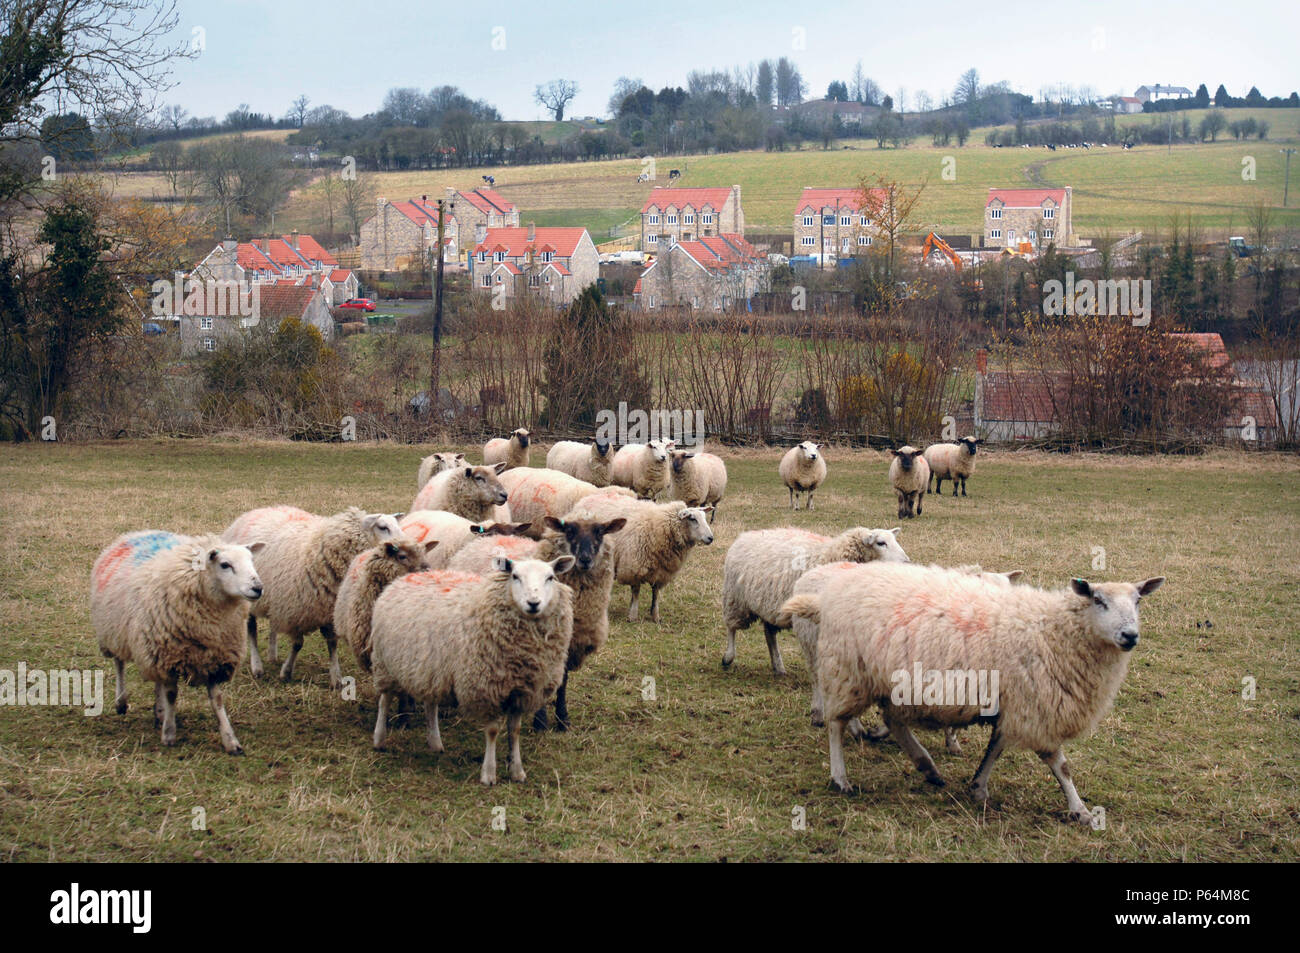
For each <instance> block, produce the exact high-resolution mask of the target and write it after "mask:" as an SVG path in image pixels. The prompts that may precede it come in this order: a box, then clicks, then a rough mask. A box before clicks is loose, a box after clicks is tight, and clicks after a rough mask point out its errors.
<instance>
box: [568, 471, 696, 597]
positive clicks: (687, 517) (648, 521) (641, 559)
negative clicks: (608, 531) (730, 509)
mask: <svg viewBox="0 0 1300 953" xmlns="http://www.w3.org/2000/svg"><path fill="white" fill-rule="evenodd" d="M620 517H621V518H624V519H626V520H627V523H626V525H625V526H624V528H623V530H622V532H620V533H619V534H618V535H617V536H615V537H614V539H613V540H611V541H610V554H611V556H612V558H613V563H614V580H615V582H617V583H619V584H620V585H625V586H628V587H630V589H631V591H632V600H631V603H630V605H629V606H628V609H627V620H628V621H629V622H635V621H637V615H638V609H639V603H640V598H641V587H642V586H643V585H648V586H650V618H651V619H652V620H654V621H655V622H656V623H657V622H658V621H659V592H660V590H662V589H663V588H664V587H665V586H667V585H668V584H669V583H670V582H672V581H673V579H674V578H675V577H676V575H677V572H678V571H679V570H680V569H681V568H682V566H683V564H684V563H685V562H686V557H687V556H689V555H690V553H691V550H692V549H693V548H694V547H695V546H696V545H697V544H703V545H705V546H708V545H709V544H711V543H712V542H713V529H712V528H711V527H710V526H709V510H708V509H706V508H701V507H692V506H687V505H686V504H685V503H682V502H681V501H680V500H674V501H672V502H669V503H650V502H647V501H643V500H632V499H628V498H627V497H623V496H618V495H616V494H613V493H607V494H596V495H593V496H588V497H585V498H584V499H583V500H582V501H581V502H580V503H578V505H577V506H575V507H574V508H573V509H572V510H570V511H569V512H568V513H567V514H565V516H564V519H565V521H566V522H567V521H568V520H570V519H575V520H602V521H609V520H615V519H619V518H620Z"/></svg>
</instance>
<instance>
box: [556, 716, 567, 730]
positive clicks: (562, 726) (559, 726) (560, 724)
mask: <svg viewBox="0 0 1300 953" xmlns="http://www.w3.org/2000/svg"><path fill="white" fill-rule="evenodd" d="M555 730H556V731H568V730H569V719H568V718H561V717H559V716H558V715H557V716H556V717H555Z"/></svg>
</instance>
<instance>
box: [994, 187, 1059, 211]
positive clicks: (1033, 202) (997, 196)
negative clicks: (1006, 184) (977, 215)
mask: <svg viewBox="0 0 1300 953" xmlns="http://www.w3.org/2000/svg"><path fill="white" fill-rule="evenodd" d="M1048 199H1051V200H1052V203H1053V204H1054V205H1056V207H1057V208H1061V207H1062V206H1063V205H1065V189H989V197H988V201H987V202H985V203H984V207H985V208H988V207H989V206H990V205H992V204H993V203H994V202H995V201H998V202H1001V203H1002V205H1003V206H1004V207H1005V208H1040V207H1041V206H1042V204H1043V203H1044V202H1046V201H1047V200H1048Z"/></svg>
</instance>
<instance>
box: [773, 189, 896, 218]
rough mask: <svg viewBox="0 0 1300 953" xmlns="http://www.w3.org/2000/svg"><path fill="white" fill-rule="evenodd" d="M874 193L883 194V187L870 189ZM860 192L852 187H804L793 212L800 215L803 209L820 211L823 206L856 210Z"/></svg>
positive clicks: (860, 199)
mask: <svg viewBox="0 0 1300 953" xmlns="http://www.w3.org/2000/svg"><path fill="white" fill-rule="evenodd" d="M871 191H872V192H873V193H875V194H879V195H883V194H884V191H885V190H884V189H872V190H871ZM862 204H863V203H862V192H861V191H860V190H859V189H853V188H830V189H812V188H809V189H804V190H803V192H802V193H801V194H800V196H799V200H798V202H796V203H795V207H794V214H796V215H801V214H803V212H804V211H805V210H807V211H811V212H814V213H820V212H821V210H822V209H824V208H833V209H846V210H848V211H852V212H856V211H859V210H860V209H861V208H862Z"/></svg>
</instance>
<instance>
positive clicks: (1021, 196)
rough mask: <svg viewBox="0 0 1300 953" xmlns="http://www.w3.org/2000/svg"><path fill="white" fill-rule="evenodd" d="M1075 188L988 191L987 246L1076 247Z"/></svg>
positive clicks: (985, 226) (985, 238)
mask: <svg viewBox="0 0 1300 953" xmlns="http://www.w3.org/2000/svg"><path fill="white" fill-rule="evenodd" d="M1072 194H1073V189H1072V188H1071V187H1070V186H1068V185H1067V186H1066V187H1065V188H1063V189H989V194H988V199H987V200H986V201H985V203H984V247H985V248H1019V246H1020V243H1021V242H1029V243H1030V245H1032V246H1033V247H1034V249H1035V250H1037V249H1039V248H1046V247H1047V246H1048V245H1052V244H1055V245H1056V246H1057V247H1058V248H1059V247H1061V246H1073V245H1075V244H1077V241H1078V240H1077V239H1076V238H1075V236H1074V222H1073V219H1074V201H1073V198H1072Z"/></svg>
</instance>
